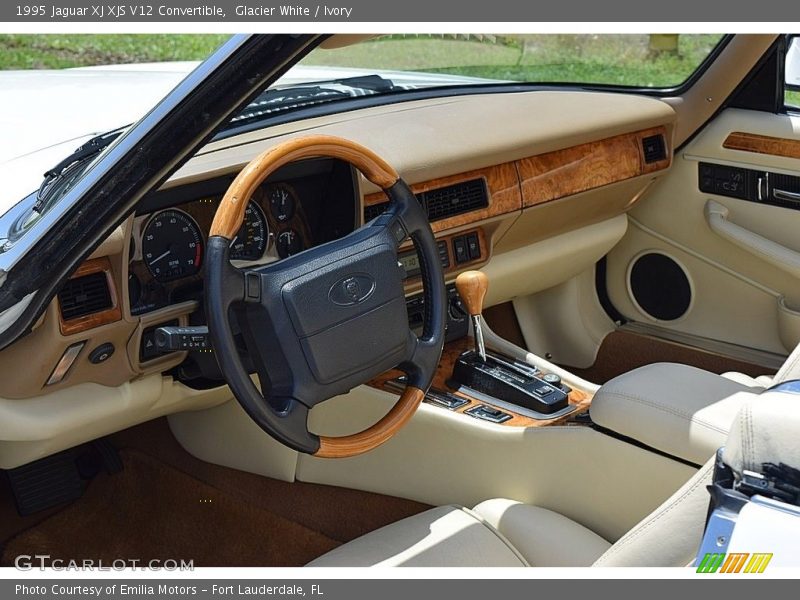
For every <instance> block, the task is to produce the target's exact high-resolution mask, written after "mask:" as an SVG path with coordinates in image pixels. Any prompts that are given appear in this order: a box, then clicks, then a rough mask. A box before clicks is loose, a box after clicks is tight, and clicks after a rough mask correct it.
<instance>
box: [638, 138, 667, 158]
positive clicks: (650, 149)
mask: <svg viewBox="0 0 800 600" xmlns="http://www.w3.org/2000/svg"><path fill="white" fill-rule="evenodd" d="M642 150H643V151H644V162H646V163H647V164H648V165H649V164H650V163H654V162H658V161H660V160H664V159H666V158H667V145H666V144H665V143H664V136H663V135H661V134H660V133H659V134H658V135H651V136H649V137H646V138H642Z"/></svg>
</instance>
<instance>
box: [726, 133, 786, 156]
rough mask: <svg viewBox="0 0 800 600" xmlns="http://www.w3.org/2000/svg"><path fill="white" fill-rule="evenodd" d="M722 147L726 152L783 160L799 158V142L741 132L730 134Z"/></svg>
mask: <svg viewBox="0 0 800 600" xmlns="http://www.w3.org/2000/svg"><path fill="white" fill-rule="evenodd" d="M722 147H723V148H727V149H728V150H741V151H742V152H755V153H757V154H769V155H770V156H782V157H784V158H800V140H789V139H785V138H776V137H770V136H768V135H757V134H755V133H744V132H742V131H734V132H733V133H731V134H730V135H729V136H728V137H727V138H726V139H725V141H724V142H723V143H722Z"/></svg>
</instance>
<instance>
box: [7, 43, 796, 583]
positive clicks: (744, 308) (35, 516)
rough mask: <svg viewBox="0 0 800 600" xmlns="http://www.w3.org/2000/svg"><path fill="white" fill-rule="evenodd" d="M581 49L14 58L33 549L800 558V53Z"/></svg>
mask: <svg viewBox="0 0 800 600" xmlns="http://www.w3.org/2000/svg"><path fill="white" fill-rule="evenodd" d="M572 38H574V39H571V40H570V41H569V43H570V44H572V45H571V46H570V48H573V50H574V47H573V46H575V47H577V46H580V51H579V52H576V56H579V58H575V59H574V60H573V59H572V58H570V59H569V60H566V62H565V61H564V60H561V59H556V58H554V57H555V56H556V49H555V47H554V44H557V43H563V42H564V39H563V36H517V37H513V36H506V37H505V38H502V37H497V36H477V37H476V36H467V37H465V36H450V37H434V36H427V37H425V36H421V37H420V36H416V37H414V36H411V37H409V36H390V37H386V38H381V37H368V36H342V35H333V36H317V35H257V36H236V37H233V38H231V39H230V40H229V41H228V42H226V43H225V44H224V45H223V46H222V47H221V48H220V49H219V50H218V51H216V52H215V53H214V54H213V55H211V56H210V57H209V58H208V59H207V60H206V61H205V62H203V63H199V64H197V63H161V64H141V65H111V66H104V67H91V68H79V69H67V70H62V71H30V72H23V71H15V72H6V73H0V107H1V108H2V110H0V123H2V131H0V135H2V138H3V143H2V144H1V145H0V176H1V177H2V181H3V191H2V193H1V194H0V214H1V215H2V216H0V347H1V348H2V349H1V350H0V375H1V376H0V467H1V468H2V469H3V470H4V474H5V476H4V477H3V478H2V484H0V486H1V487H0V544H2V545H1V546H0V548H2V558H1V559H0V561H1V562H2V564H4V565H13V564H15V563H18V561H19V557H21V556H22V557H24V556H28V557H30V556H35V555H47V557H48V559H47V560H48V561H50V562H51V563H52V561H73V560H83V559H87V560H105V561H112V560H116V559H125V560H134V559H135V560H139V561H163V560H167V559H173V560H177V559H180V560H191V561H194V564H196V565H210V566H250V565H261V566H300V565H305V564H311V565H312V566H368V565H383V566H392V565H398V566H399V565H409V566H533V567H537V566H540V567H549V566H581V567H584V566H585V567H588V566H689V565H693V566H694V567H695V569H700V570H705V571H710V570H719V569H721V570H735V569H736V568H739V569H740V570H750V571H758V570H761V571H763V570H764V569H766V568H767V566H774V565H795V566H797V565H799V564H800V549H799V548H798V544H797V539H798V538H797V535H796V532H797V527H798V522H800V519H798V514H800V508H798V504H800V498H799V497H798V492H799V491H800V471H798V469H800V446H798V444H797V443H796V440H797V439H798V438H797V436H798V432H800V398H798V396H797V394H798V393H799V392H800V386H798V383H797V381H796V380H798V379H800V350H796V347H797V345H798V342H800V241H798V236H797V231H798V228H799V227H800V211H798V208H800V114H798V113H797V112H796V110H797V109H795V108H793V104H795V103H796V100H797V98H798V96H797V91H798V85H800V80H799V79H798V76H797V73H798V65H799V64H800V58H798V54H800V52H798V50H797V48H798V42H797V41H796V39H795V38H794V37H792V36H791V35H730V36H691V35H689V36H681V42H680V44H681V46H679V47H678V48H677V49H673V50H663V49H661V48H659V47H657V45H654V43H653V40H649V41H648V36H646V35H644V36H572ZM576 45H577V46H576ZM562 51H563V48H562V49H561V50H559V52H562ZM603 53H605V56H606V57H607V58H608V57H609V56H610V57H611V58H612V60H611V61H610V62H609V61H607V62H606V63H604V64H605V66H604V67H603V68H601V67H600V66H598V65H599V64H600V63H596V62H592V61H593V60H594V59H595V58H597V57H599V56H600V55H601V54H603ZM558 56H563V55H562V54H559V55H558ZM432 57H439V58H440V59H442V60H443V58H442V57H444V58H446V59H447V61H448V62H446V63H445V64H439V65H438V66H437V65H436V64H434V62H435V61H433V59H432ZM501 59H502V60H503V61H505V62H501ZM512 59H513V60H512ZM581 60H583V61H584V62H582V63H581V62H580V61H581ZM426 61H427V62H426ZM500 64H505V65H512V66H510V67H500V66H498V65H500ZM637 65H638V66H637ZM445 67H447V68H445ZM515 69H516V70H515ZM76 148H77V149H76ZM42 173H44V178H42ZM709 486H710V487H709ZM709 490H710V491H711V493H709ZM709 509H710V510H709ZM770 527H773V529H770ZM654 549H657V551H654ZM726 553H727V554H728V555H733V554H736V556H737V557H739V556H742V555H745V554H748V553H758V554H757V560H756V559H755V558H754V559H753V560H752V561H751V562H746V561H743V560H742V561H739V559H738V558H737V561H734V562H731V561H728V562H724V561H723V560H722V559H720V558H719V557H720V556H723V557H724V555H726ZM765 553H767V554H769V558H765V557H766V556H767V554H765ZM754 556H755V555H754ZM709 557H711V558H709ZM739 562H741V564H739ZM729 563H730V564H729Z"/></svg>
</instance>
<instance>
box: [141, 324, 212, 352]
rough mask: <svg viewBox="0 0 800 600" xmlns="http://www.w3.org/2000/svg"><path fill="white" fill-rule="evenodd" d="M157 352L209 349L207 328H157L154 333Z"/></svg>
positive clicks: (209, 341)
mask: <svg viewBox="0 0 800 600" xmlns="http://www.w3.org/2000/svg"><path fill="white" fill-rule="evenodd" d="M155 342H156V348H157V349H158V351H159V352H186V351H190V350H207V349H209V348H211V338H210V337H209V335H208V327H206V326H201V327H159V328H158V329H156V332H155Z"/></svg>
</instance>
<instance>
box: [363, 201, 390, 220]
mask: <svg viewBox="0 0 800 600" xmlns="http://www.w3.org/2000/svg"><path fill="white" fill-rule="evenodd" d="M387 208H389V203H388V202H381V203H380V204H371V205H370V206H365V207H364V223H368V222H369V221H372V219H374V218H375V217H378V216H380V215H381V214H382V213H383V211H385V210H386V209H387Z"/></svg>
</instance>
